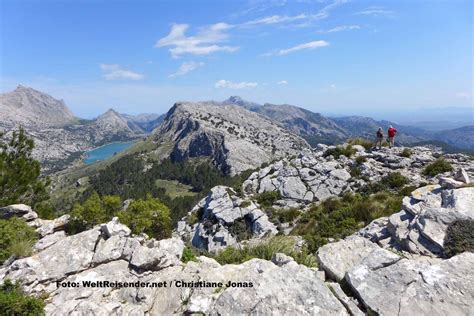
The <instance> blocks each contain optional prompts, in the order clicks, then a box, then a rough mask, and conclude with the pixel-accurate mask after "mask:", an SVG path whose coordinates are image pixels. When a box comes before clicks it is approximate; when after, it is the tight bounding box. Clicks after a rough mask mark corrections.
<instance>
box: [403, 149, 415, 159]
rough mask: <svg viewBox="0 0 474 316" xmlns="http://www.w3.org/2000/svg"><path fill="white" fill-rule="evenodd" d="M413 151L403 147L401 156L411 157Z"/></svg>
mask: <svg viewBox="0 0 474 316" xmlns="http://www.w3.org/2000/svg"><path fill="white" fill-rule="evenodd" d="M412 154H413V153H412V152H411V150H410V149H409V148H405V149H403V151H402V152H401V153H400V156H401V157H405V158H410V156H411V155H412Z"/></svg>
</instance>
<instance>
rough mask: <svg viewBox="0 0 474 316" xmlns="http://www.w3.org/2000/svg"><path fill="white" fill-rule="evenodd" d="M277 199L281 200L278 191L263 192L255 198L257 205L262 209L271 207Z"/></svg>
mask: <svg viewBox="0 0 474 316" xmlns="http://www.w3.org/2000/svg"><path fill="white" fill-rule="evenodd" d="M279 199H281V195H280V192H279V191H270V192H263V193H260V194H259V195H257V197H256V200H257V202H258V204H260V206H262V207H271V206H272V205H273V204H274V203H275V202H276V201H277V200H279Z"/></svg>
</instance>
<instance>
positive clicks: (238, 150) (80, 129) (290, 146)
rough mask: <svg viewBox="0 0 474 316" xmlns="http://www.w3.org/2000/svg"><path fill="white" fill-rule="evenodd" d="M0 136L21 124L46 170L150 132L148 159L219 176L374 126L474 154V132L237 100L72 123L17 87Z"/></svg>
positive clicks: (55, 105)
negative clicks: (191, 161)
mask: <svg viewBox="0 0 474 316" xmlns="http://www.w3.org/2000/svg"><path fill="white" fill-rule="evenodd" d="M0 116H1V118H2V120H1V121H0V131H4V132H7V135H8V132H10V131H12V130H13V129H14V128H16V127H18V126H20V125H21V126H22V127H24V128H25V129H26V131H27V132H28V133H29V134H30V135H31V136H32V137H34V139H35V141H36V148H35V152H34V155H35V157H36V158H37V159H39V160H40V161H41V162H42V163H43V166H44V169H45V170H57V169H60V168H62V167H64V166H67V165H68V164H70V163H71V162H72V161H73V160H75V159H76V158H78V157H80V155H81V154H82V153H83V152H85V151H87V150H90V149H92V148H94V147H97V146H101V145H103V144H106V143H110V142H113V141H126V140H132V139H138V138H141V137H144V136H145V135H146V134H151V135H150V139H151V141H152V142H153V143H154V148H155V150H154V155H155V156H159V158H160V159H161V158H166V157H169V158H171V159H174V160H182V159H185V158H187V157H200V156H206V157H209V158H210V159H211V160H212V162H213V163H214V164H215V165H216V166H218V167H219V169H221V170H222V171H223V172H224V173H228V174H236V173H239V172H241V171H243V170H245V169H249V168H254V167H258V166H260V164H261V163H265V162H270V161H272V160H274V159H277V158H279V157H281V156H282V155H288V154H291V153H292V152H295V153H296V152H297V151H299V150H301V149H304V148H310V145H312V146H315V145H316V144H317V143H326V144H335V143H341V142H344V141H345V140H347V139H348V138H353V137H364V138H367V139H369V140H371V139H373V137H374V136H373V135H374V133H375V131H376V130H377V129H378V127H379V126H380V127H382V128H383V129H384V130H385V129H386V128H387V127H388V126H390V125H393V126H394V127H395V128H397V129H398V131H399V133H398V134H397V141H398V142H400V143H403V144H410V143H412V144H413V143H416V144H421V143H424V142H429V141H437V142H438V143H439V144H443V143H446V144H449V145H451V146H454V147H458V148H463V149H468V150H474V126H465V127H460V128H456V129H451V130H445V131H440V132H434V131H427V130H424V129H421V128H416V127H412V126H405V125H399V124H397V123H395V122H390V121H383V120H382V121H378V120H374V119H372V118H369V117H362V116H348V117H337V118H335V117H326V116H324V115H322V114H320V113H314V112H311V111H309V110H306V109H303V108H300V107H297V106H293V105H288V104H281V105H276V104H269V103H265V104H263V105H261V104H258V103H255V102H249V101H245V100H243V99H242V98H240V97H238V96H232V97H230V98H229V99H227V100H225V101H222V102H217V101H206V102H178V103H176V104H175V105H174V106H173V107H172V108H171V109H170V110H169V111H168V113H167V114H162V115H160V114H139V115H129V114H121V113H118V112H117V111H115V110H113V109H109V110H108V111H106V112H105V113H104V114H102V115H100V116H98V117H97V118H95V119H93V120H85V119H80V118H77V117H75V115H74V114H73V113H72V111H71V110H70V109H69V108H68V107H67V105H66V104H65V102H64V101H63V100H57V99H55V98H53V97H51V96H49V95H48V94H45V93H43V92H40V91H37V90H34V89H32V88H28V87H24V86H21V85H19V86H18V87H17V88H16V89H15V90H14V91H12V92H8V93H4V94H0Z"/></svg>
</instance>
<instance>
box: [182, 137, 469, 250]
mask: <svg viewBox="0 0 474 316" xmlns="http://www.w3.org/2000/svg"><path fill="white" fill-rule="evenodd" d="M353 147H354V148H355V149H356V150H357V152H356V154H355V155H354V157H351V158H348V157H345V156H340V157H339V158H338V159H335V158H334V157H332V156H328V157H324V153H325V152H326V151H327V150H328V149H331V148H334V146H324V145H319V146H318V147H317V148H316V149H314V150H312V151H304V152H302V153H301V154H300V155H298V156H297V157H294V158H290V159H286V158H285V159H283V160H279V161H277V162H274V163H272V164H269V165H268V166H266V167H264V168H261V169H260V170H258V171H255V172H254V173H252V174H251V175H250V177H249V178H248V179H247V180H246V181H244V183H243V185H242V192H241V193H236V192H235V191H234V190H233V189H232V188H229V187H224V186H218V187H214V188H213V189H212V190H211V192H209V194H208V195H207V197H205V198H204V199H202V200H201V201H200V202H199V203H198V204H197V205H196V206H195V207H194V208H193V209H192V210H191V211H190V212H189V214H188V215H187V216H186V217H184V218H182V220H181V221H180V222H179V223H178V227H177V230H176V232H177V234H178V235H179V236H180V237H181V238H183V239H184V240H186V241H190V242H191V243H192V244H193V246H195V247H196V248H200V249H204V250H206V251H210V252H216V251H219V250H222V249H224V248H225V247H227V246H239V245H240V244H241V241H242V238H241V237H238V235H239V234H242V233H243V234H244V236H245V237H246V238H244V239H261V238H263V237H266V236H272V235H276V234H277V233H278V232H280V231H281V232H283V233H285V234H288V233H289V232H291V230H292V225H293V224H292V223H274V222H272V220H271V219H270V218H269V217H268V215H267V213H266V212H265V211H264V210H263V209H262V208H261V207H260V205H258V203H257V202H256V198H257V197H258V196H259V195H260V194H262V193H266V192H277V193H278V195H279V196H280V198H279V199H278V200H276V201H275V202H274V204H273V208H276V209H281V210H282V211H283V212H285V211H288V210H290V209H303V210H304V209H305V208H306V207H307V206H309V205H311V204H312V203H317V202H319V201H323V200H325V199H327V198H330V197H335V196H339V195H341V194H342V193H344V192H357V191H358V190H359V189H361V188H363V187H364V186H365V185H367V184H369V183H374V182H377V181H380V180H381V179H382V178H383V177H384V176H386V175H387V174H389V173H390V172H395V171H396V172H400V174H402V175H403V176H405V177H406V178H407V179H408V180H409V183H408V184H409V185H413V186H419V185H420V184H422V183H433V182H438V181H439V182H440V183H441V184H442V186H443V187H444V188H450V189H453V188H458V187H462V186H465V185H466V184H468V183H469V181H470V180H469V179H470V178H474V162H473V161H471V160H470V159H469V157H468V156H465V155H462V154H456V155H445V157H446V159H447V160H448V161H449V162H450V163H451V164H452V165H453V167H454V169H455V170H458V172H457V174H456V175H453V174H452V173H451V172H447V173H444V174H440V175H437V176H436V177H428V176H424V175H423V174H422V170H423V168H424V167H425V166H426V165H427V164H429V163H431V162H433V161H434V160H436V159H437V157H439V156H441V154H442V153H441V152H440V151H433V150H432V149H430V148H426V147H413V148H411V151H412V154H411V156H410V157H409V158H406V157H402V156H401V153H402V151H403V148H393V149H391V150H390V149H388V148H387V149H382V150H378V151H366V150H365V149H364V148H363V147H362V146H357V145H356V146H353ZM360 157H362V158H364V160H365V161H364V162H362V163H359V162H357V160H359V159H360ZM353 168H357V169H358V170H360V176H359V177H358V178H354V177H353V176H351V171H352V169H353ZM448 176H455V178H456V179H458V180H455V179H453V178H450V177H448ZM459 180H460V181H459ZM429 188H432V187H430V186H429V187H425V188H424V189H419V190H416V191H414V193H413V195H414V196H418V195H420V194H421V193H420V192H423V190H428V189H429ZM433 188H435V189H436V190H438V191H440V190H441V185H437V186H433ZM436 190H435V191H436ZM465 190H468V189H465ZM459 192H463V191H462V190H461V191H459ZM429 196H431V197H432V199H431V200H430V201H431V202H430V203H431V204H433V203H434V202H433V201H438V202H439V203H438V204H439V205H437V207H440V205H441V204H440V203H441V197H439V196H437V195H434V194H431V195H429ZM434 196H436V199H435V197H434ZM420 199H421V197H420ZM433 199H435V200H433ZM446 199H447V198H446ZM418 202H420V200H419V199H416V198H413V197H406V198H405V199H404V200H403V207H404V210H405V209H406V210H407V211H406V212H405V211H402V212H403V213H400V214H398V215H397V214H394V215H393V216H392V217H391V220H392V221H393V222H395V219H396V216H398V217H400V218H401V220H400V219H399V221H405V222H404V223H407V222H406V220H408V219H413V218H414V217H415V216H416V215H417V214H416V213H415V211H416V212H418V211H419V209H420V207H421V205H422V204H417V203H418ZM433 205H434V204H433ZM442 205H443V206H445V205H448V202H443V203H442ZM407 212H408V213H407ZM410 212H411V213H410ZM456 212H457V211H454V213H456ZM429 216H431V215H429ZM446 216H447V215H443V216H442V217H440V218H439V219H438V221H439V222H440V223H442V222H443V221H446V219H445V217H446ZM420 220H422V219H420ZM387 221H388V219H386V218H382V219H380V220H379V222H380V223H385V222H387ZM374 225H375V224H374ZM419 225H421V224H419ZM440 225H441V224H440ZM446 225H447V224H445V225H444V226H443V228H444V229H445V228H446ZM410 227H411V226H410ZM400 229H401V228H400ZM427 229H428V228H427ZM384 232H385V230H384ZM368 234H369V233H368ZM371 234H374V233H373V232H371ZM404 234H408V232H404ZM411 234H412V236H415V235H414V234H415V231H413V232H412V233H411ZM376 236H378V237H377V238H380V236H379V235H377V234H376ZM412 238H416V240H418V239H420V238H421V237H420V238H418V237H412ZM441 238H444V236H442V237H441ZM400 242H402V241H400ZM402 243H404V242H402ZM417 243H418V244H419V242H417ZM410 245H412V248H413V247H414V245H413V244H412V243H411V244H410ZM419 247H422V246H421V245H420V246H419ZM432 247H434V246H432ZM422 249H424V248H420V250H419V251H422ZM432 250H434V249H432ZM411 251H413V252H415V250H414V248H413V249H411Z"/></svg>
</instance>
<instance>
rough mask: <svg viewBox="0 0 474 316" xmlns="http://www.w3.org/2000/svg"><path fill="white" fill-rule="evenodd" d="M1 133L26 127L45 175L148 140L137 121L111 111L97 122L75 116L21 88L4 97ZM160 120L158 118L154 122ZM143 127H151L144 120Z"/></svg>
mask: <svg viewBox="0 0 474 316" xmlns="http://www.w3.org/2000/svg"><path fill="white" fill-rule="evenodd" d="M0 117H1V120H0V131H3V132H6V133H7V137H8V135H9V133H11V132H12V131H13V130H15V129H17V128H18V127H19V126H21V127H23V128H24V129H25V130H26V132H27V133H28V134H29V135H30V136H31V137H33V139H34V140H35V150H34V152H33V154H34V156H35V158H37V159H38V160H40V161H41V162H42V166H43V170H44V171H52V170H57V169H60V168H62V167H64V166H66V165H67V164H69V163H70V162H71V161H72V160H74V159H75V158H78V157H79V155H80V154H81V153H83V152H84V151H87V150H90V149H92V148H94V147H97V146H100V145H103V144H106V143H109V142H113V141H126V140H131V139H136V138H138V137H141V136H144V134H145V133H146V131H145V130H144V129H143V128H142V127H141V126H139V125H134V124H133V120H131V119H130V118H128V119H127V117H125V116H123V115H121V114H120V113H118V112H117V111H115V110H113V109H109V110H108V111H106V112H105V113H103V114H102V115H99V116H98V117H97V118H95V119H93V120H81V119H79V118H77V117H75V116H74V114H73V113H72V111H71V110H70V109H69V108H68V107H67V105H66V104H65V102H64V101H63V100H57V99H55V98H53V97H52V96H50V95H48V94H46V93H43V92H40V91H37V90H35V89H32V88H28V87H24V86H22V85H19V86H18V87H17V88H16V89H15V90H14V91H12V92H8V93H4V94H0ZM158 117H159V116H157V115H155V116H153V117H152V120H156V119H157V118H158ZM140 119H141V122H142V123H143V124H145V123H149V122H148V121H147V120H146V118H144V117H141V118H140Z"/></svg>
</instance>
